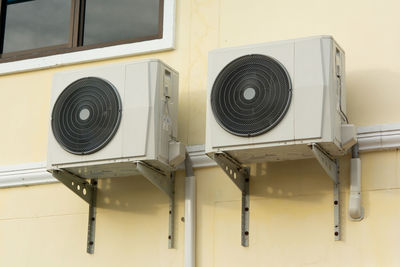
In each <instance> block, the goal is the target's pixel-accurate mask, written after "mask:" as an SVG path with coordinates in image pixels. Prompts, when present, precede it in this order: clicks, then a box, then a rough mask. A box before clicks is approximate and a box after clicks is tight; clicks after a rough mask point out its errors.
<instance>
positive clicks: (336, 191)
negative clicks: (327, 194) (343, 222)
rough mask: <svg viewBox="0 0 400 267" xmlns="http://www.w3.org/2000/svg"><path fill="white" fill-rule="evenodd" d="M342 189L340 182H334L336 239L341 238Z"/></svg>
mask: <svg viewBox="0 0 400 267" xmlns="http://www.w3.org/2000/svg"><path fill="white" fill-rule="evenodd" d="M339 196H340V190H339V183H338V182H337V183H333V216H334V217H333V220H334V226H335V229H334V235H335V241H339V240H340V199H339Z"/></svg>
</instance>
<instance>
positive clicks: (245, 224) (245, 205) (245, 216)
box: [242, 168, 250, 247]
mask: <svg viewBox="0 0 400 267" xmlns="http://www.w3.org/2000/svg"><path fill="white" fill-rule="evenodd" d="M246 172H247V173H248V174H250V170H249V168H246ZM249 184H250V175H248V178H245V183H244V190H243V192H242V246H243V247H248V246H249V209H250V190H249V189H250V186H249Z"/></svg>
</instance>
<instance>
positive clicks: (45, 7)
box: [3, 0, 71, 53]
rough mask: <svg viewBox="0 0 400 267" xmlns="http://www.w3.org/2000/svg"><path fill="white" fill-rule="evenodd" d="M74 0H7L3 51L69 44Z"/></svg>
mask: <svg viewBox="0 0 400 267" xmlns="http://www.w3.org/2000/svg"><path fill="white" fill-rule="evenodd" d="M70 20H71V0H33V1H32V0H31V1H8V5H7V13H6V21H5V22H6V23H5V34H4V48H3V53H9V52H15V51H22V50H29V49H35V48H41V47H47V46H55V45H62V44H67V43H68V42H69V37H70Z"/></svg>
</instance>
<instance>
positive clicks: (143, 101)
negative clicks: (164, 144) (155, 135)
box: [121, 63, 150, 157]
mask: <svg viewBox="0 0 400 267" xmlns="http://www.w3.org/2000/svg"><path fill="white" fill-rule="evenodd" d="M148 65H149V63H140V64H131V65H127V66H126V69H125V72H126V82H125V98H124V103H123V113H122V116H123V125H122V126H123V130H124V131H123V136H122V143H121V146H122V147H121V149H122V151H123V153H122V156H123V157H138V156H144V155H146V145H147V142H146V140H147V138H148V128H149V116H150V86H149V67H148Z"/></svg>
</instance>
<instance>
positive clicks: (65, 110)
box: [51, 77, 122, 154]
mask: <svg viewBox="0 0 400 267" xmlns="http://www.w3.org/2000/svg"><path fill="white" fill-rule="evenodd" d="M121 111H122V107H121V99H120V97H119V94H118V92H117V90H116V89H115V88H114V86H113V85H111V84H110V83H109V82H107V81H105V80H103V79H100V78H96V77H88V78H82V79H79V80H77V81H75V82H73V83H72V84H70V85H69V86H67V87H66V88H65V89H64V91H63V92H62V93H61V94H60V96H59V97H58V99H57V101H56V103H55V104H54V108H53V112H52V120H51V127H52V130H53V134H54V136H55V138H56V140H57V142H58V143H59V144H60V145H61V146H62V147H63V148H64V149H65V150H66V151H68V152H70V153H73V154H91V153H94V152H96V151H98V150H100V149H101V148H103V147H104V146H105V145H106V144H107V143H108V142H109V141H110V140H111V139H112V138H113V136H114V135H115V133H116V131H117V129H118V126H119V123H120V121H121Z"/></svg>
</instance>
